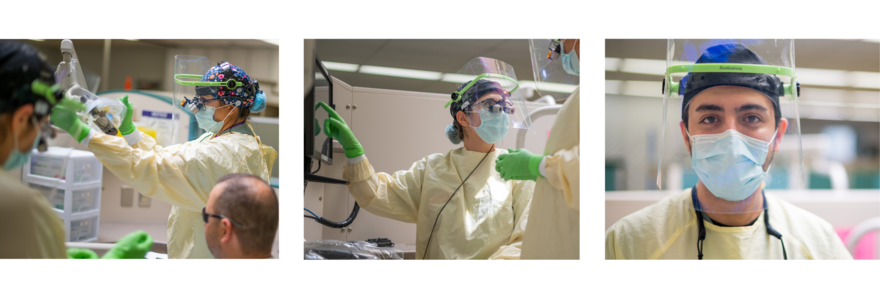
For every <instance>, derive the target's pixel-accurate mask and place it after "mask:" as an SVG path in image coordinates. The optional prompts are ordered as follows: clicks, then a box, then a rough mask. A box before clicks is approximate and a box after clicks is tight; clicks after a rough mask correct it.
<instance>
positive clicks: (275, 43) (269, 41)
mask: <svg viewBox="0 0 880 300" xmlns="http://www.w3.org/2000/svg"><path fill="white" fill-rule="evenodd" d="M260 41H263V42H266V43H269V44H272V45H275V46H278V43H279V40H260Z"/></svg>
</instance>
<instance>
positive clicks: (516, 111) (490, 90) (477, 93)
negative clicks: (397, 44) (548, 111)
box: [445, 57, 534, 143]
mask: <svg viewBox="0 0 880 300" xmlns="http://www.w3.org/2000/svg"><path fill="white" fill-rule="evenodd" d="M454 82H455V87H454V91H455V92H453V93H452V95H451V99H450V100H449V102H447V103H446V106H445V107H447V108H448V107H449V106H450V105H458V106H460V107H461V110H462V111H464V112H465V113H466V114H467V115H468V121H469V123H470V125H471V126H472V127H474V128H481V129H478V133H480V132H483V133H482V134H481V138H483V140H484V141H486V142H489V143H496V142H499V141H500V140H501V138H503V137H504V136H505V135H506V134H507V130H508V128H510V127H511V126H512V127H513V128H517V129H522V130H528V131H529V132H530V133H533V132H534V130H533V129H532V122H531V120H530V119H529V112H528V109H527V108H526V105H525V100H524V99H523V96H522V93H521V92H520V90H519V82H518V81H517V79H516V74H515V73H514V71H513V67H512V66H510V65H509V64H507V63H505V62H503V61H500V60H497V59H494V58H487V57H477V58H474V59H472V60H471V61H469V62H468V63H467V64H465V65H464V67H462V68H461V69H459V71H458V73H457V74H456V75H455V78H454Z"/></svg>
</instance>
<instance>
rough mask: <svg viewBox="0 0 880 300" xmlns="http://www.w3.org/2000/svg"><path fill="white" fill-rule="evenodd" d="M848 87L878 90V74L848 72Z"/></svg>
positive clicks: (879, 82) (879, 80)
mask: <svg viewBox="0 0 880 300" xmlns="http://www.w3.org/2000/svg"><path fill="white" fill-rule="evenodd" d="M849 85H850V86H853V87H858V88H869V89H880V73H875V72H855V71H853V72H849Z"/></svg>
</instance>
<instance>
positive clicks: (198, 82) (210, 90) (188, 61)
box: [171, 55, 217, 144]
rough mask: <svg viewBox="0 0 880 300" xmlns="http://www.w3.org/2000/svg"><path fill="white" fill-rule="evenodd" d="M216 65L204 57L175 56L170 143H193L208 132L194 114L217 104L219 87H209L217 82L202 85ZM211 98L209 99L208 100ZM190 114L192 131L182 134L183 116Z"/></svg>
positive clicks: (190, 129) (190, 128)
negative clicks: (206, 74) (181, 119)
mask: <svg viewBox="0 0 880 300" xmlns="http://www.w3.org/2000/svg"><path fill="white" fill-rule="evenodd" d="M214 65H216V63H214V62H212V61H210V60H208V58H207V57H204V56H189V55H176V56H174V87H173V96H174V99H173V100H172V101H171V102H172V103H171V107H172V109H171V111H172V112H173V113H172V115H171V121H172V122H171V124H172V125H171V126H172V136H171V144H180V143H185V142H187V141H190V140H192V139H194V138H196V137H198V136H200V135H202V134H203V133H204V132H205V131H204V130H202V129H200V128H199V126H198V124H197V122H196V118H195V114H196V113H198V112H199V111H201V110H204V109H205V103H207V102H210V101H216V100H217V99H213V96H211V95H212V94H214V93H215V92H216V91H215V89H216V88H217V87H216V86H212V85H209V84H216V83H214V82H202V77H203V76H204V75H205V73H207V72H208V70H210V69H211V67H213V66H214ZM209 98H210V100H208V99H209ZM184 114H186V115H189V118H188V119H189V120H190V124H188V125H189V126H188V127H189V131H188V132H183V131H182V130H181V129H180V127H181V126H182V124H180V116H181V115H184Z"/></svg>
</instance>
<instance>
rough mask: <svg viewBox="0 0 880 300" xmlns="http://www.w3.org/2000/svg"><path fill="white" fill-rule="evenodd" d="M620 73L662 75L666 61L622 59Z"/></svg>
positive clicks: (664, 71)
mask: <svg viewBox="0 0 880 300" xmlns="http://www.w3.org/2000/svg"><path fill="white" fill-rule="evenodd" d="M606 65H607V60H606ZM606 69H607V66H606ZM620 72H624V73H635V74H647V75H663V74H665V73H666V61H665V60H659V59H638V58H626V59H623V61H622V62H621V64H620Z"/></svg>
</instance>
